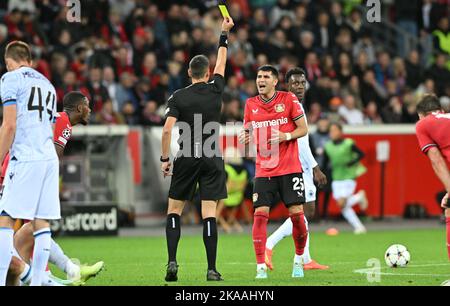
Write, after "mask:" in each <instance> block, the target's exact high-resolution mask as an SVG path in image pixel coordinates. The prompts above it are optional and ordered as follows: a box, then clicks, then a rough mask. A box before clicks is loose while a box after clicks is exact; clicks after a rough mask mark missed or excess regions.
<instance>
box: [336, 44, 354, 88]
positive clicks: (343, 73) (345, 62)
mask: <svg viewBox="0 0 450 306" xmlns="http://www.w3.org/2000/svg"><path fill="white" fill-rule="evenodd" d="M337 66H338V69H337V75H336V77H337V80H338V81H339V82H340V84H341V85H342V86H346V85H347V84H348V82H349V81H350V79H351V77H352V72H353V71H352V68H353V67H352V62H351V59H350V55H349V54H348V53H345V52H342V53H341V54H339V60H338V65H337Z"/></svg>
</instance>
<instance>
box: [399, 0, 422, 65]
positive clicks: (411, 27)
mask: <svg viewBox="0 0 450 306" xmlns="http://www.w3.org/2000/svg"><path fill="white" fill-rule="evenodd" d="M419 7H420V1H419V0H397V1H396V2H395V10H396V24H397V25H398V26H399V27H400V28H401V29H402V30H403V31H405V32H406V33H407V34H409V35H411V36H413V37H417V36H418V24H417V15H418V13H419ZM406 45H407V41H406V38H405V37H404V36H399V37H398V39H397V48H398V53H399V55H400V56H401V57H406V51H407V50H406V49H405V46H406Z"/></svg>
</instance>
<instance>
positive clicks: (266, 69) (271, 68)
mask: <svg viewBox="0 0 450 306" xmlns="http://www.w3.org/2000/svg"><path fill="white" fill-rule="evenodd" d="M260 71H264V72H271V73H272V75H273V76H274V77H275V79H277V80H278V75H279V73H278V69H277V68H275V67H274V66H272V65H264V66H261V67H259V68H258V71H257V73H258V72H260Z"/></svg>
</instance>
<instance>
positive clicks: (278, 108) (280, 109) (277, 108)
mask: <svg viewBox="0 0 450 306" xmlns="http://www.w3.org/2000/svg"><path fill="white" fill-rule="evenodd" d="M285 109H286V106H285V105H284V104H277V105H275V111H276V112H277V113H282V112H284V110H285Z"/></svg>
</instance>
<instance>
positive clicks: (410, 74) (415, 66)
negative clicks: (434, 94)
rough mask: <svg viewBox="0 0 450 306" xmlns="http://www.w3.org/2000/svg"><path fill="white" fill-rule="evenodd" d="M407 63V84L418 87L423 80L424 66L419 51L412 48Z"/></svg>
mask: <svg viewBox="0 0 450 306" xmlns="http://www.w3.org/2000/svg"><path fill="white" fill-rule="evenodd" d="M405 65H406V85H407V86H408V87H410V88H417V86H419V84H420V82H421V81H422V80H423V68H422V65H421V64H420V57H419V52H417V50H412V51H411V52H410V53H409V56H408V59H407V60H406V62H405Z"/></svg>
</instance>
